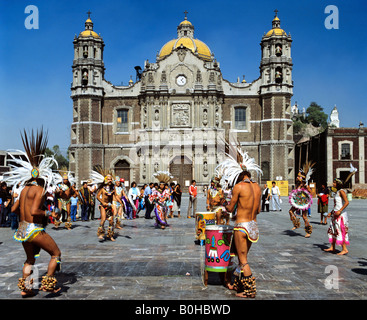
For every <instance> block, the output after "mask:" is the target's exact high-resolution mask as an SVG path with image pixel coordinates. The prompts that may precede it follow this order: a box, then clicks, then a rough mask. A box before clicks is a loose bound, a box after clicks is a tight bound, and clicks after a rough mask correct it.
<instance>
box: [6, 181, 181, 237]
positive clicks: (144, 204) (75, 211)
mask: <svg viewBox="0 0 367 320" xmlns="http://www.w3.org/2000/svg"><path fill="white" fill-rule="evenodd" d="M158 187H159V186H158V184H157V183H149V184H144V185H143V186H142V187H141V188H139V187H138V186H137V184H136V182H132V183H131V185H130V188H129V190H126V189H125V194H126V196H127V197H128V198H129V199H128V200H129V202H132V203H134V206H135V208H134V209H133V210H132V212H131V214H130V212H124V217H123V219H125V218H126V219H135V218H137V217H138V214H139V212H140V211H141V210H145V218H147V219H151V213H152V211H153V209H154V205H153V204H151V203H150V202H149V195H151V194H152V191H153V189H154V188H158ZM165 188H166V189H168V190H169V193H170V199H169V200H168V201H167V206H168V208H169V211H168V217H169V218H173V216H174V215H173V214H174V212H177V213H178V217H180V214H181V196H182V190H181V186H180V184H175V183H173V182H172V183H170V184H166V185H165ZM55 190H56V186H50V187H49V188H48V189H47V190H46V203H45V206H46V207H47V208H48V210H50V211H53V210H54V209H55V207H56V206H58V205H59V204H58V194H57V193H56V192H55ZM74 190H75V192H73V194H72V196H71V198H70V217H71V221H73V222H75V221H77V219H80V220H81V221H89V220H94V219H95V205H96V202H97V205H98V204H99V203H98V201H97V199H96V196H97V192H98V187H97V185H91V184H88V182H87V181H85V182H83V184H82V187H81V188H79V189H76V188H75V186H74ZM20 191H21V190H20V189H14V191H13V190H12V188H11V187H10V186H8V185H7V183H6V182H5V181H3V182H1V184H0V227H11V228H12V229H13V230H16V229H17V228H18V221H19V218H18V216H17V214H15V213H12V212H11V207H12V205H13V203H15V201H16V200H17V198H18V197H19V195H20ZM61 212H62V216H61V221H63V222H65V221H67V212H66V211H65V210H61ZM50 221H51V223H53V222H54V221H53V219H52V218H50Z"/></svg>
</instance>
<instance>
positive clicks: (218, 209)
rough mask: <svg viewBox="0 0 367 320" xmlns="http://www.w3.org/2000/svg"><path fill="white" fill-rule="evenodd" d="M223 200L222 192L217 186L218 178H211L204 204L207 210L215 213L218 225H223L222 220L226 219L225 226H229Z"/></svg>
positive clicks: (219, 186) (218, 185)
mask: <svg viewBox="0 0 367 320" xmlns="http://www.w3.org/2000/svg"><path fill="white" fill-rule="evenodd" d="M225 200H226V199H225V195H224V191H223V189H222V188H221V185H220V184H219V180H218V178H217V177H213V178H212V180H211V181H210V187H209V188H208V191H207V198H206V204H207V210H208V211H210V212H214V213H215V216H216V221H217V224H218V225H220V224H224V223H223V218H225V219H226V224H227V225H228V224H229V214H228V212H227V211H226V208H225V206H224V205H223V204H224V203H225Z"/></svg>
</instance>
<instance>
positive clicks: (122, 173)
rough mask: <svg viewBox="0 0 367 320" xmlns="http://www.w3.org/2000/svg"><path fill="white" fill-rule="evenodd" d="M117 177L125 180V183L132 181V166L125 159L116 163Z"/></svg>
mask: <svg viewBox="0 0 367 320" xmlns="http://www.w3.org/2000/svg"><path fill="white" fill-rule="evenodd" d="M114 170H115V175H116V176H119V177H120V179H121V178H123V179H124V180H125V181H129V183H130V182H131V181H130V164H129V162H127V161H126V160H125V159H121V160H119V161H117V162H116V163H115V168H114Z"/></svg>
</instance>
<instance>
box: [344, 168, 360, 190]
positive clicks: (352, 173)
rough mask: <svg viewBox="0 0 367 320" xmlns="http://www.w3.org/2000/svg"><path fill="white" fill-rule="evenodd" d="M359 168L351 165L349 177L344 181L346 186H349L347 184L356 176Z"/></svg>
mask: <svg viewBox="0 0 367 320" xmlns="http://www.w3.org/2000/svg"><path fill="white" fill-rule="evenodd" d="M357 171H358V170H357V168H354V167H353V165H352V164H351V163H350V169H349V175H348V177H347V178H346V179H345V181H344V185H346V184H347V182H348V181H349V180H350V179H351V178H352V177H353V176H354V175H355V174H356V172H357Z"/></svg>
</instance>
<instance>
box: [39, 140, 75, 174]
mask: <svg viewBox="0 0 367 320" xmlns="http://www.w3.org/2000/svg"><path fill="white" fill-rule="evenodd" d="M45 155H46V156H47V157H50V156H54V158H55V160H56V161H57V163H58V165H59V169H60V168H63V167H66V168H69V161H68V159H66V158H65V157H64V156H63V155H62V154H61V151H60V146H59V145H57V144H56V145H54V146H53V147H52V150H51V149H49V148H46V150H45ZM52 169H53V170H56V169H57V168H56V166H55V165H54V166H53V167H52Z"/></svg>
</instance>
